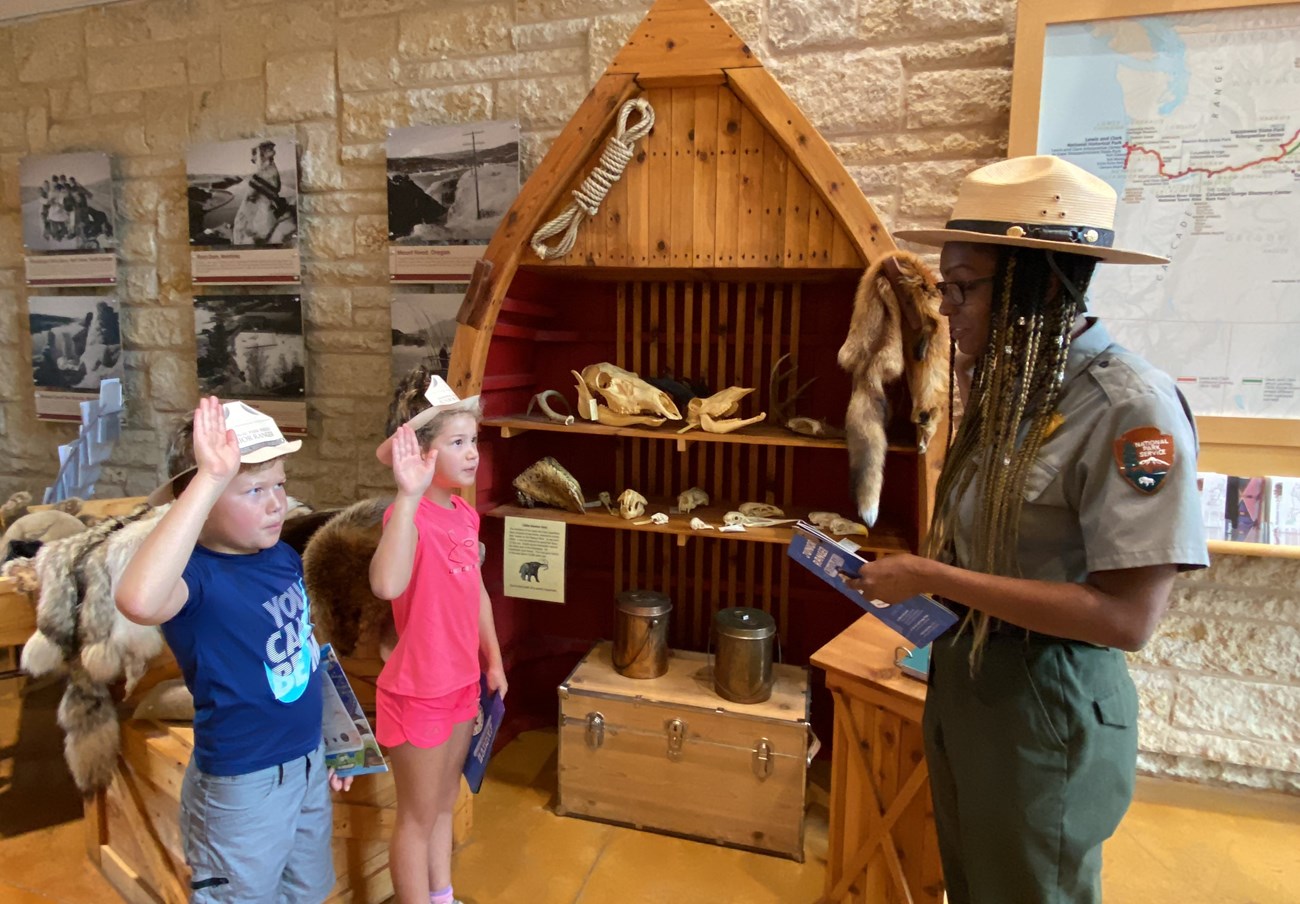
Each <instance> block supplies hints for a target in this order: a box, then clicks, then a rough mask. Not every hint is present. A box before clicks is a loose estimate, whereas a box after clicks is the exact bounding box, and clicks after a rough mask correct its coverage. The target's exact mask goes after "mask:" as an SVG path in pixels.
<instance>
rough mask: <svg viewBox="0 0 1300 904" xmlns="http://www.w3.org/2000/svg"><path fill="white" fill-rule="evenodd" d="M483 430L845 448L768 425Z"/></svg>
mask: <svg viewBox="0 0 1300 904" xmlns="http://www.w3.org/2000/svg"><path fill="white" fill-rule="evenodd" d="M483 425H484V426H485V427H498V428H500V430H501V438H502V439H509V438H510V437H512V436H518V435H519V434H521V433H526V432H528V431H529V430H549V431H552V432H555V433H581V434H587V435H591V436H626V437H631V438H633V439H658V440H671V441H673V442H675V443H676V444H677V451H678V452H684V451H686V447H687V446H689V445H690V444H691V443H734V444H737V445H758V446H786V447H789V448H797V449H844V448H846V446H845V444H844V438H843V437H840V438H838V439H824V438H819V437H812V436H800V435H799V434H797V433H791V432H790V431H789V430H786V429H784V428H781V427H776V426H773V425H771V424H754V425H752V426H750V427H745V428H743V429H741V430H737V431H736V432H735V433H706V432H705V431H703V430H700V429H695V430H691V431H688V432H686V433H678V432H677V430H678V429H680V427H681V422H680V421H669V422H668V423H666V424H664V425H663V426H662V427H608V426H606V425H604V424H597V423H593V422H592V421H583V420H577V421H574V422H573V424H572V425H570V426H568V427H566V426H565V425H564V424H560V423H556V422H555V421H552V420H550V419H548V418H546V417H544V416H542V415H535V414H534V415H523V414H517V415H510V416H509V417H487V418H484V419H483ZM889 451H890V452H902V453H910V454H912V455H915V454H916V447H914V446H909V445H906V444H901V443H891V444H890V445H889Z"/></svg>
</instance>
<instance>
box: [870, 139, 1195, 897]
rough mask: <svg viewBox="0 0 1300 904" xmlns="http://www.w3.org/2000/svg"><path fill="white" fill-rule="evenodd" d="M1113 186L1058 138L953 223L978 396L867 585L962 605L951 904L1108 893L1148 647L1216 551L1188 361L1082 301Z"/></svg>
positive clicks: (947, 801)
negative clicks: (1180, 361)
mask: <svg viewBox="0 0 1300 904" xmlns="http://www.w3.org/2000/svg"><path fill="white" fill-rule="evenodd" d="M1115 207H1116V195H1115V192H1114V190H1113V189H1111V187H1110V186H1109V185H1107V184H1106V183H1105V182H1103V181H1102V180H1100V179H1098V178H1096V177H1094V176H1092V175H1091V174H1089V173H1087V172H1085V171H1084V170H1082V169H1080V168H1078V167H1076V166H1074V165H1073V164H1070V163H1067V162H1065V161H1063V160H1060V159H1058V158H1055V157H1020V158H1013V159H1011V160H1005V161H1001V162H998V163H994V164H991V165H989V166H985V167H983V168H981V169H978V170H976V171H975V172H973V173H971V174H970V175H969V176H967V178H966V179H965V180H964V181H963V183H962V185H961V188H960V191H959V194H958V199H957V203H956V206H955V207H954V209H953V212H952V216H951V218H950V220H949V221H948V223H947V226H946V228H944V229H935V230H920V231H909V232H900V233H898V238H900V239H906V240H909V241H914V242H919V243H922V244H929V245H942V252H941V256H940V269H941V271H942V276H943V282H941V283H940V284H939V287H940V289H941V291H942V294H943V304H942V307H941V308H940V310H941V312H942V313H943V314H944V316H946V317H947V318H948V324H949V329H950V333H951V337H952V341H953V344H954V349H955V353H954V375H955V376H954V379H955V382H956V383H957V385H958V388H959V390H960V393H961V398H962V401H963V408H964V414H963V415H962V418H961V422H960V426H959V427H958V428H957V431H956V435H955V438H954V439H953V442H952V445H951V448H950V449H949V451H948V457H947V460H946V463H945V465H944V469H943V474H942V476H941V478H940V480H939V487H938V492H937V495H936V501H937V504H936V507H935V512H934V518H933V522H932V523H931V527H930V532H929V537H928V539H927V547H926V553H927V555H926V557H918V556H890V557H888V558H883V559H880V560H877V561H876V562H873V563H870V564H868V565H866V566H865V567H864V568H863V569H862V574H861V575H860V577H859V578H858V579H856V580H853V581H850V584H851V586H854V587H856V588H857V589H859V590H862V591H864V592H865V593H866V594H867V595H868V596H870V597H874V598H878V599H881V600H884V601H886V602H897V601H899V600H902V599H905V598H907V597H908V596H911V595H913V594H916V593H919V592H923V591H924V592H929V593H933V594H935V595H937V596H940V597H942V598H944V599H945V600H946V601H948V602H949V603H950V604H951V605H952V606H953V608H955V609H956V610H957V611H958V612H959V613H960V614H961V615H962V616H963V617H962V619H961V620H960V621H959V623H958V626H957V627H955V628H954V629H953V630H952V631H951V632H950V633H949V634H947V635H945V636H944V637H942V638H940V639H939V640H937V641H935V643H934V647H933V651H932V654H931V658H932V667H931V675H930V690H929V696H928V699H927V702H926V710H925V719H924V732H925V747H926V756H927V758H928V760H929V768H930V782H931V791H932V794H933V798H934V809H935V822H936V826H937V828H938V833H939V848H940V854H941V857H942V860H943V867H944V877H945V880H946V884H947V887H948V900H949V901H950V902H952V904H1012V902H1015V904H1021V902H1026V904H1027V902H1053V904H1065V902H1071V904H1072V902H1092V901H1098V900H1100V897H1101V891H1100V874H1101V844H1102V842H1103V841H1104V840H1105V839H1106V838H1108V837H1109V836H1110V835H1111V834H1112V833H1113V832H1114V830H1115V828H1116V826H1117V825H1118V824H1119V821H1120V818H1121V817H1122V816H1123V814H1124V812H1125V810H1126V809H1127V808H1128V805H1129V802H1130V800H1131V797H1132V792H1133V780H1134V774H1135V770H1136V756H1137V706H1138V704H1137V694H1136V692H1135V689H1134V686H1133V682H1132V680H1131V679H1130V677H1129V675H1128V670H1127V667H1126V664H1125V661H1124V654H1123V652H1122V651H1124V650H1136V649H1138V648H1140V647H1141V646H1142V645H1143V644H1144V643H1146V641H1147V639H1148V638H1149V637H1150V636H1151V634H1152V632H1153V631H1154V630H1155V628H1156V626H1157V625H1158V624H1159V622H1160V619H1161V618H1162V616H1163V615H1164V613H1165V611H1166V610H1167V608H1168V605H1169V594H1170V590H1171V588H1172V586H1173V583H1174V578H1175V575H1176V574H1177V572H1178V571H1180V570H1183V569H1190V568H1200V567H1204V566H1205V565H1206V564H1208V557H1207V553H1206V546H1205V537H1204V534H1203V532H1202V527H1201V517H1200V507H1199V499H1198V494H1197V488H1196V432H1195V426H1194V424H1193V421H1192V417H1191V414H1190V413H1189V412H1188V411H1187V408H1186V405H1185V404H1184V403H1183V400H1182V398H1181V396H1180V395H1179V394H1178V392H1177V389H1176V388H1175V386H1174V383H1173V381H1172V380H1171V379H1170V378H1169V377H1168V376H1167V375H1166V374H1164V373H1162V372H1160V371H1158V370H1156V369H1155V368H1154V367H1152V366H1151V365H1150V364H1148V363H1147V362H1146V361H1144V360H1142V359H1141V358H1139V357H1138V356H1136V355H1134V354H1133V353H1132V352H1129V351H1127V350H1126V349H1124V348H1122V347H1120V346H1118V345H1116V344H1115V343H1114V342H1113V341H1112V340H1111V338H1110V335H1109V334H1108V333H1107V332H1106V329H1105V327H1104V326H1102V324H1101V323H1100V322H1098V321H1097V320H1096V318H1094V317H1091V316H1089V315H1088V314H1087V312H1086V305H1085V302H1084V295H1085V293H1086V291H1087V288H1088V283H1089V280H1090V279H1091V277H1092V273H1093V269H1094V267H1095V266H1096V265H1097V264H1098V263H1111V264H1164V263H1167V261H1166V260H1164V259H1163V258H1159V257H1154V256H1151V255H1146V254H1140V253H1137V252H1132V251H1124V250H1121V249H1119V248H1116V247H1114V232H1113V228H1112V227H1113V222H1114V214H1115Z"/></svg>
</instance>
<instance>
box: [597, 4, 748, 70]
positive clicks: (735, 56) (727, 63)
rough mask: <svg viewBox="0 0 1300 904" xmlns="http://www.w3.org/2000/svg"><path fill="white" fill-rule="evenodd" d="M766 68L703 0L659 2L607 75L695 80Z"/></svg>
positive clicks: (626, 44)
mask: <svg viewBox="0 0 1300 904" xmlns="http://www.w3.org/2000/svg"><path fill="white" fill-rule="evenodd" d="M759 65H761V64H760V63H759V62H758V60H757V59H755V57H754V54H753V52H752V51H750V49H749V46H748V45H747V44H746V43H745V42H744V41H743V40H742V39H741V38H740V36H739V35H737V34H736V33H735V32H734V31H732V30H731V27H730V26H728V25H727V23H726V22H725V21H723V19H722V17H721V16H719V15H718V14H717V13H715V12H714V11H713V10H712V9H710V8H709V7H708V5H707V4H705V3H702V2H700V0H658V2H657V3H655V5H654V6H652V7H651V8H650V12H649V13H647V14H646V17H645V19H644V20H643V21H642V22H641V24H640V25H639V26H638V27H637V29H636V31H634V32H633V33H632V36H631V37H630V38H628V40H627V42H626V43H625V44H624V45H623V49H622V50H620V51H619V52H618V56H616V57H614V60H613V62H611V63H610V64H609V68H608V69H606V70H605V71H606V72H609V73H614V72H617V73H629V74H634V75H638V76H642V77H644V78H647V79H673V78H678V79H680V78H692V77H699V76H709V75H717V74H720V73H721V72H722V71H723V70H725V69H734V68H743V67H746V66H759Z"/></svg>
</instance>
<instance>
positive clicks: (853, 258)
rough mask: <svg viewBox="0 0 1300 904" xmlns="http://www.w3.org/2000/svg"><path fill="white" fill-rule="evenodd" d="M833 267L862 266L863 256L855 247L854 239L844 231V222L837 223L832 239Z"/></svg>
mask: <svg viewBox="0 0 1300 904" xmlns="http://www.w3.org/2000/svg"><path fill="white" fill-rule="evenodd" d="M831 266H832V267H861V266H862V258H860V257H858V252H857V251H856V250H854V248H853V239H851V238H850V237H849V234H848V233H847V232H845V231H844V224H843V223H838V222H837V223H836V224H835V235H834V237H833V238H832V239H831Z"/></svg>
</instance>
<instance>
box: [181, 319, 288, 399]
mask: <svg viewBox="0 0 1300 904" xmlns="http://www.w3.org/2000/svg"><path fill="white" fill-rule="evenodd" d="M194 332H195V336H196V337H197V340H198V349H197V353H198V362H199V392H200V393H202V394H203V395H216V396H220V397H221V398H223V399H300V398H302V397H303V393H304V389H305V386H304V373H305V365H306V359H307V356H306V351H305V348H304V346H303V339H302V305H301V303H300V302H299V299H298V296H297V295H204V296H201V297H198V298H195V299H194Z"/></svg>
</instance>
